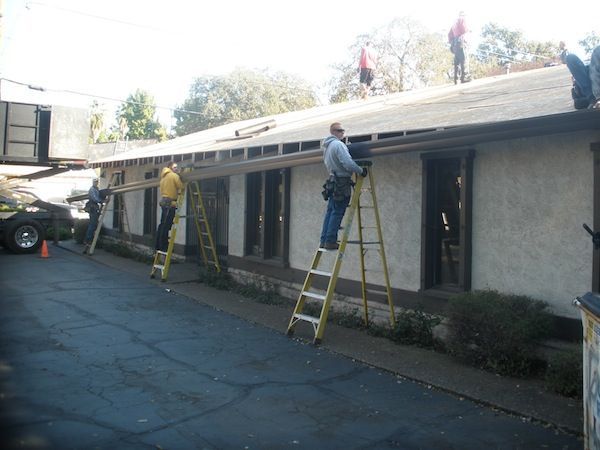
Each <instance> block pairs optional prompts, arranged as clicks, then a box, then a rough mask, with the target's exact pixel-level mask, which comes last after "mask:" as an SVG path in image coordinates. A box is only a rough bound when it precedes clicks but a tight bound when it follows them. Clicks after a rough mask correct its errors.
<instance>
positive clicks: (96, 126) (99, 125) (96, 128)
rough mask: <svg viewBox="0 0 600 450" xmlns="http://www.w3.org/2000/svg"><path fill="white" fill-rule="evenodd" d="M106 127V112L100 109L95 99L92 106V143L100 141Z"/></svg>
mask: <svg viewBox="0 0 600 450" xmlns="http://www.w3.org/2000/svg"><path fill="white" fill-rule="evenodd" d="M103 129H104V113H103V112H102V111H101V110H100V105H99V104H98V101H97V100H94V101H93V103H92V106H91V114H90V140H91V141H92V144H95V143H96V142H98V139H99V138H100V134H101V133H102V130H103Z"/></svg>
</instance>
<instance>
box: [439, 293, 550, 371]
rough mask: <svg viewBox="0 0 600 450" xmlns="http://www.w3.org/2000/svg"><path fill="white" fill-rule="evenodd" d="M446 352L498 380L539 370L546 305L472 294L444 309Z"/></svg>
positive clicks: (515, 297) (547, 320)
mask: <svg viewBox="0 0 600 450" xmlns="http://www.w3.org/2000/svg"><path fill="white" fill-rule="evenodd" d="M448 318H449V320H450V325H451V329H450V335H449V341H448V351H449V352H450V353H451V354H453V355H455V356H457V357H458V358H460V359H462V360H463V361H465V362H467V363H470V364H473V365H475V366H478V367H481V368H483V369H487V370H491V371H494V372H496V373H499V374H501V375H513V376H528V375H532V374H534V373H535V372H536V371H538V370H540V369H541V368H542V367H543V361H542V360H541V358H539V357H538V355H537V349H538V343H539V341H540V340H542V339H544V338H546V337H548V335H549V333H550V329H551V323H552V318H551V315H550V313H549V311H548V304H547V303H545V302H543V301H539V300H534V299H531V298H529V297H525V296H520V295H504V294H500V293H499V292H497V291H492V290H487V291H476V292H469V293H464V294H460V295H457V296H455V297H453V298H451V299H450V302H449V303H448Z"/></svg>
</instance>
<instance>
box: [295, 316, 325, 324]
mask: <svg viewBox="0 0 600 450" xmlns="http://www.w3.org/2000/svg"><path fill="white" fill-rule="evenodd" d="M294 317H295V318H296V319H298V320H305V321H306V322H312V323H314V324H316V325H318V324H319V322H320V321H321V320H320V319H319V318H318V317H313V316H308V315H306V314H294Z"/></svg>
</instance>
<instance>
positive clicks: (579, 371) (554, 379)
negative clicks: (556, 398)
mask: <svg viewBox="0 0 600 450" xmlns="http://www.w3.org/2000/svg"><path fill="white" fill-rule="evenodd" d="M581 353H582V352H581V350H577V351H575V350H574V351H568V352H566V351H562V352H557V353H555V354H553V355H552V356H551V357H550V358H549V360H548V367H547V369H546V374H545V380H546V385H547V386H548V388H549V389H550V390H552V391H554V392H556V393H557V394H560V395H565V396H567V397H574V398H581V397H582V395H583V360H582V354H581Z"/></svg>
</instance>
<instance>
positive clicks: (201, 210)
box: [187, 181, 221, 273]
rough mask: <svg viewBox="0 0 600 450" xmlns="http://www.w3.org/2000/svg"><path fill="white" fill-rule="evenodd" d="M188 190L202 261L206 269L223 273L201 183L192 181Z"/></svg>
mask: <svg viewBox="0 0 600 450" xmlns="http://www.w3.org/2000/svg"><path fill="white" fill-rule="evenodd" d="M187 188H188V198H189V199H190V204H191V205H192V213H193V215H194V223H195V224H196V231H197V232H198V245H199V247H200V254H201V255H202V261H203V262H204V266H205V267H206V268H209V267H210V266H213V267H214V268H215V270H216V271H217V273H219V272H221V264H220V263H219V257H218V256H217V249H216V246H215V241H214V239H213V235H212V232H211V231H210V223H209V221H208V216H207V215H206V208H205V207H204V200H202V192H201V190H200V183H198V181H192V182H191V183H189V184H188V186H187Z"/></svg>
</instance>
